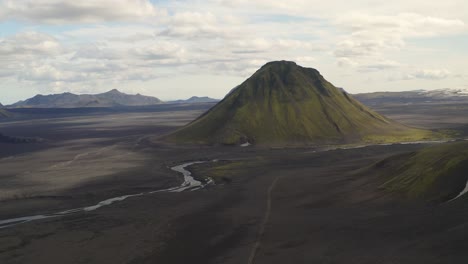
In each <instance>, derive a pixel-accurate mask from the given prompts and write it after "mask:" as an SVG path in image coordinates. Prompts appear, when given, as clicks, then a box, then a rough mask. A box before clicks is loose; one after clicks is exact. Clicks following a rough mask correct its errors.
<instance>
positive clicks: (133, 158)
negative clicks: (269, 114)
mask: <svg viewBox="0 0 468 264" xmlns="http://www.w3.org/2000/svg"><path fill="white" fill-rule="evenodd" d="M207 107H209V106H208V105H207V106H206V108H207ZM206 108H204V109H203V108H195V109H191V108H190V107H186V108H175V109H172V108H169V109H165V110H164V111H162V110H161V109H159V110H156V109H154V111H149V110H148V109H146V110H144V111H128V112H125V111H118V112H113V111H109V112H100V113H99V114H96V113H95V112H92V111H90V110H87V112H85V113H74V114H72V115H57V114H56V113H53V114H48V113H41V114H40V116H36V117H35V116H34V115H33V114H31V119H20V120H16V119H15V120H10V121H2V122H1V123H0V132H2V133H3V134H5V135H9V136H17V137H39V138H43V139H44V142H39V143H28V144H7V143H0V168H1V169H0V221H1V220H4V219H9V218H15V217H22V216H29V215H35V214H42V213H50V212H57V211H60V210H66V209H72V208H76V207H80V206H87V205H93V204H95V203H96V202H99V201H101V200H104V199H107V198H111V197H115V196H119V195H125V194H133V193H139V192H142V191H151V190H158V189H163V188H168V187H171V186H176V185H178V184H180V182H181V181H182V179H181V175H179V174H177V173H176V172H174V171H171V170H170V167H171V166H174V165H178V164H182V163H185V162H188V161H197V160H206V161H209V160H219V161H217V162H210V163H205V164H198V165H194V166H192V167H190V168H189V169H190V170H192V171H193V173H194V175H195V176H196V177H198V178H200V179H202V178H204V177H213V178H214V179H215V181H216V185H213V186H207V187H206V188H204V189H201V190H197V191H186V192H181V193H155V194H152V195H147V196H139V197H132V198H129V199H127V200H125V201H122V202H118V203H115V204H112V205H110V206H107V207H103V208H101V209H98V210H96V211H92V212H87V213H77V214H73V215H69V216H65V217H59V218H51V219H46V220H38V221H34V222H30V223H24V224H19V225H16V226H13V227H8V228H3V229H0V263H184V264H185V263H246V264H250V263H346V264H348V263H359V264H362V263H389V264H390V263H465V262H466V261H467V260H468V251H467V250H466V249H467V248H468V228H466V227H467V226H466V225H467V224H468V211H467V210H466V205H467V203H468V200H467V198H466V197H461V198H459V199H457V200H455V201H453V202H450V203H444V204H425V203H421V202H418V201H411V200H407V199H403V198H402V197H399V196H397V195H393V194H389V193H387V192H385V191H384V190H381V189H380V188H379V183H380V180H379V179H378V178H376V177H375V176H374V175H364V176H363V175H362V173H361V174H358V173H355V172H356V171H358V170H361V169H363V168H365V167H367V166H370V165H372V164H374V163H375V162H377V161H379V160H382V159H383V158H385V157H388V156H391V155H394V154H398V153H404V152H408V151H414V150H417V149H420V148H422V147H424V145H422V144H415V145H411V144H410V145H391V146H368V147H363V148H355V149H335V150H333V149H329V150H327V148H323V147H321V148H317V147H307V148H305V147H304V148H260V147H252V146H250V147H245V148H242V147H200V146H175V145H169V144H164V142H159V141H157V140H156V139H155V137H157V136H158V135H162V134H166V133H169V132H170V131H173V130H175V129H177V127H180V126H182V125H184V124H186V123H187V122H190V121H191V120H193V119H194V118H195V117H196V116H198V115H199V114H200V113H202V112H203V111H204V110H206ZM415 109H416V110H415V112H411V111H409V110H408V109H404V111H402V112H398V109H392V110H391V111H390V110H388V112H389V113H390V112H391V113H390V114H391V115H390V117H393V118H395V117H397V119H398V117H399V116H400V117H402V118H400V120H403V121H404V122H406V123H410V124H411V123H412V122H416V121H417V120H416V119H415V120H411V118H410V115H411V114H414V116H415V117H416V116H420V114H421V113H419V112H418V111H419V108H415ZM434 111H437V109H436V110H434ZM426 113H427V115H428V116H431V112H426ZM48 115H50V117H49V116H48ZM432 116H434V115H432ZM418 120H419V119H418ZM430 120H431V119H430V118H427V119H425V120H424V122H425V123H424V124H425V126H426V127H431V128H438V127H437V124H440V123H442V122H443V120H439V119H436V118H435V119H433V120H432V123H430V122H429V121H430ZM452 120H455V121H453V123H451V124H450V127H456V126H462V125H463V124H464V123H466V121H467V120H465V118H464V116H463V115H460V116H459V117H453V119H452ZM431 124H432V125H431ZM442 127H443V128H447V127H449V126H448V125H447V126H441V128H442ZM357 175H359V177H358V176H357Z"/></svg>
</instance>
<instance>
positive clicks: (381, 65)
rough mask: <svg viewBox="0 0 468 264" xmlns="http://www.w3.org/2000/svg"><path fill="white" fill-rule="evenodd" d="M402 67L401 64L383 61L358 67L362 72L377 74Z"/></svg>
mask: <svg viewBox="0 0 468 264" xmlns="http://www.w3.org/2000/svg"><path fill="white" fill-rule="evenodd" d="M401 66H402V64H401V63H398V62H396V61H391V60H381V61H373V62H370V63H367V64H361V65H359V67H358V71H360V72H377V71H386V70H392V69H397V68H400V67H401Z"/></svg>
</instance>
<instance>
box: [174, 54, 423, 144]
mask: <svg viewBox="0 0 468 264" xmlns="http://www.w3.org/2000/svg"><path fill="white" fill-rule="evenodd" d="M430 134H431V133H430V132H427V131H423V130H417V129H411V128H408V127H406V126H403V125H401V124H398V123H396V122H393V121H391V120H388V119H387V118H385V117H383V116H381V115H379V114H377V113H375V112H373V111H371V110H370V109H368V108H366V107H365V106H364V105H362V104H361V103H359V102H358V101H356V100H354V99H353V98H352V97H351V96H350V95H348V94H347V93H346V92H344V91H342V90H340V89H338V88H336V87H334V86H333V85H332V84H331V83H329V82H328V81H326V80H325V79H324V78H323V77H322V75H320V73H319V72H318V71H317V70H315V69H311V68H304V67H301V66H298V65H296V64H295V63H294V62H288V61H277V62H270V63H267V64H266V65H265V66H263V67H262V68H260V69H259V70H258V71H257V72H256V73H255V74H253V75H252V76H251V77H250V78H249V79H247V80H246V81H245V82H244V83H242V84H241V85H239V86H238V87H237V88H235V89H234V90H233V91H231V92H230V93H229V94H228V95H227V96H226V97H225V98H224V99H223V100H222V101H221V102H220V103H218V104H217V105H216V106H214V107H213V108H212V109H211V110H210V111H208V112H207V113H205V114H204V115H202V116H201V117H199V118H198V119H197V120H195V121H194V122H192V123H190V124H189V125H187V126H186V127H184V128H182V129H180V130H178V131H176V132H175V133H174V134H172V135H169V136H168V137H167V138H168V139H169V140H172V141H176V142H190V143H208V144H217V143H220V144H239V143H244V142H249V143H257V144H268V145H275V144H303V143H311V144H334V143H353V142H362V141H372V142H386V141H399V140H419V139H421V138H424V137H429V136H430Z"/></svg>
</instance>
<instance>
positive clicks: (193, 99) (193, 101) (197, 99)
mask: <svg viewBox="0 0 468 264" xmlns="http://www.w3.org/2000/svg"><path fill="white" fill-rule="evenodd" d="M219 101H220V100H218V99H214V98H210V97H207V96H203V97H198V96H192V97H190V98H189V99H187V100H175V101H168V103H172V104H196V103H217V102H219Z"/></svg>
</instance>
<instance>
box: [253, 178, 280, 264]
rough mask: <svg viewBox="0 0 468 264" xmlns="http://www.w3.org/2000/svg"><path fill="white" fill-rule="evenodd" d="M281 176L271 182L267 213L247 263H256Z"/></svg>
mask: <svg viewBox="0 0 468 264" xmlns="http://www.w3.org/2000/svg"><path fill="white" fill-rule="evenodd" d="M280 178H281V176H278V177H276V178H275V179H274V180H273V181H272V182H271V185H270V187H269V188H268V192H267V200H266V209H265V214H264V216H263V221H262V223H261V224H260V226H259V229H258V233H257V238H256V241H255V243H254V245H253V247H252V251H251V252H250V256H249V259H248V261H247V264H253V263H254V260H255V256H256V255H257V252H258V250H259V248H260V245H261V243H262V237H263V235H264V234H265V229H266V225H267V223H268V220H269V219H270V215H271V194H272V193H273V190H274V189H275V186H276V184H277V183H278V180H279V179H280Z"/></svg>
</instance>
